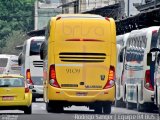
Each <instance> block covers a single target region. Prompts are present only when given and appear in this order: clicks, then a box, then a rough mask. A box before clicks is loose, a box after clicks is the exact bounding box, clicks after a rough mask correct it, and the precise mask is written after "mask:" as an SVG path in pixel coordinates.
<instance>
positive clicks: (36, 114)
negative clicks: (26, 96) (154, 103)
mask: <svg viewBox="0 0 160 120" xmlns="http://www.w3.org/2000/svg"><path fill="white" fill-rule="evenodd" d="M0 120H159V115H158V112H157V111H155V112H153V113H146V112H137V111H136V110H127V109H126V108H116V107H114V106H113V107H112V113H111V115H105V114H94V110H89V109H88V108H87V107H85V106H82V107H77V106H72V107H71V108H65V109H64V112H63V113H47V111H46V110H45V103H44V102H43V101H42V100H41V99H39V100H38V102H35V103H33V104H32V114H31V115H25V114H24V113H23V111H19V110H14V111H13V110H1V111H0Z"/></svg>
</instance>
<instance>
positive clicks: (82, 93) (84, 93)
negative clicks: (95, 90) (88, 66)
mask: <svg viewBox="0 0 160 120" xmlns="http://www.w3.org/2000/svg"><path fill="white" fill-rule="evenodd" d="M76 95H77V96H87V93H86V92H77V93H76Z"/></svg>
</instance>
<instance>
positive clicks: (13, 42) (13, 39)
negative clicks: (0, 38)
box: [2, 31, 27, 55]
mask: <svg viewBox="0 0 160 120" xmlns="http://www.w3.org/2000/svg"><path fill="white" fill-rule="evenodd" d="M4 39H5V40H6V47H3V49H2V53H4V54H15V55H18V54H19V52H20V51H17V50H16V49H15V47H16V46H18V45H22V44H23V43H24V41H25V40H26V39H27V35H26V34H25V33H24V32H22V31H13V32H12V33H10V34H9V35H8V36H7V37H5V38H4Z"/></svg>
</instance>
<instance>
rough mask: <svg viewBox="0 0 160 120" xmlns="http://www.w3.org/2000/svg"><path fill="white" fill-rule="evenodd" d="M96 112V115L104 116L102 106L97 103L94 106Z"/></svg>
mask: <svg viewBox="0 0 160 120" xmlns="http://www.w3.org/2000/svg"><path fill="white" fill-rule="evenodd" d="M94 112H95V113H96V114H102V104H98V103H96V104H95V106H94Z"/></svg>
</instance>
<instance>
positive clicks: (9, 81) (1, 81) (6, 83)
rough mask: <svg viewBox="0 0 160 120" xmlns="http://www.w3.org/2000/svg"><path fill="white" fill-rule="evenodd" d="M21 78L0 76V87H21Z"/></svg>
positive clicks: (22, 81) (22, 80)
mask: <svg viewBox="0 0 160 120" xmlns="http://www.w3.org/2000/svg"><path fill="white" fill-rule="evenodd" d="M23 86H24V79H23V78H0V87H23Z"/></svg>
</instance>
